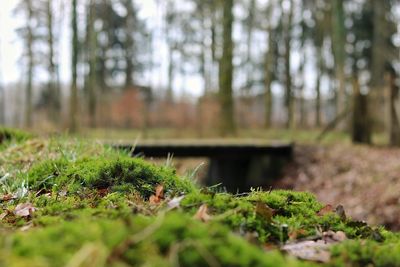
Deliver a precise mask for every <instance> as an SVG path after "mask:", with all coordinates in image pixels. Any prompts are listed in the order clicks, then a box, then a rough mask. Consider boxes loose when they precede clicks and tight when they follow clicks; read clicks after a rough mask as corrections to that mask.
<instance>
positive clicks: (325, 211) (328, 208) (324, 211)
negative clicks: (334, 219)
mask: <svg viewBox="0 0 400 267" xmlns="http://www.w3.org/2000/svg"><path fill="white" fill-rule="evenodd" d="M333 212H334V210H333V207H332V205H329V204H328V205H326V206H325V207H323V208H322V209H320V210H319V211H318V212H317V215H318V216H324V215H326V214H328V213H333Z"/></svg>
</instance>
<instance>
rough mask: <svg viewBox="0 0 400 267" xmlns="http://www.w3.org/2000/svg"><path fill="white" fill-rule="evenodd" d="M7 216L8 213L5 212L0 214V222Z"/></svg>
mask: <svg viewBox="0 0 400 267" xmlns="http://www.w3.org/2000/svg"><path fill="white" fill-rule="evenodd" d="M8 214H9V211H8V210H6V211H5V212H3V213H2V214H0V221H2V220H4V218H5V217H7V215H8Z"/></svg>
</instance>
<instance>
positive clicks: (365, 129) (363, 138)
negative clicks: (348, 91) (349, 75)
mask: <svg viewBox="0 0 400 267" xmlns="http://www.w3.org/2000/svg"><path fill="white" fill-rule="evenodd" d="M353 98H354V99H353V100H354V104H353V127H352V140H353V143H363V144H370V143H371V129H370V122H369V116H368V96H366V95H362V94H361V92H360V84H359V81H358V74H357V73H355V74H353Z"/></svg>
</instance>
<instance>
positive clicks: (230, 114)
mask: <svg viewBox="0 0 400 267" xmlns="http://www.w3.org/2000/svg"><path fill="white" fill-rule="evenodd" d="M223 12H224V14H223V52H222V58H221V60H220V69H219V99H220V107H221V117H220V130H221V134H222V135H232V134H235V131H236V126H235V121H234V107H233V105H234V104H233V89H232V80H233V63H232V60H233V39H232V27H233V20H234V18H233V0H224V1H223Z"/></svg>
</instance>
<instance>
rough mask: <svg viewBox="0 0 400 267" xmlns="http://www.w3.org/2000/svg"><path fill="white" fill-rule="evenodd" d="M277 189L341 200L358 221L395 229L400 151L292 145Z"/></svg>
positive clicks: (399, 221) (399, 219)
mask: <svg viewBox="0 0 400 267" xmlns="http://www.w3.org/2000/svg"><path fill="white" fill-rule="evenodd" d="M276 186H277V187H280V188H290V189H293V190H300V191H310V192H312V193H314V194H316V195H317V197H318V199H319V200H320V201H322V202H324V203H330V204H332V205H338V204H342V205H343V206H345V207H346V211H347V213H348V214H349V215H350V216H351V217H353V218H356V219H358V220H366V221H368V222H369V223H372V224H382V225H385V226H386V227H388V228H390V229H393V230H400V197H399V193H400V149H394V148H387V147H369V146H361V145H350V144H343V143H336V144H330V145H297V146H296V149H295V157H294V162H293V163H292V164H291V165H290V166H289V167H288V168H287V169H286V171H285V177H284V178H283V179H282V180H281V181H280V182H279V183H278V184H277V185H276Z"/></svg>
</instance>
